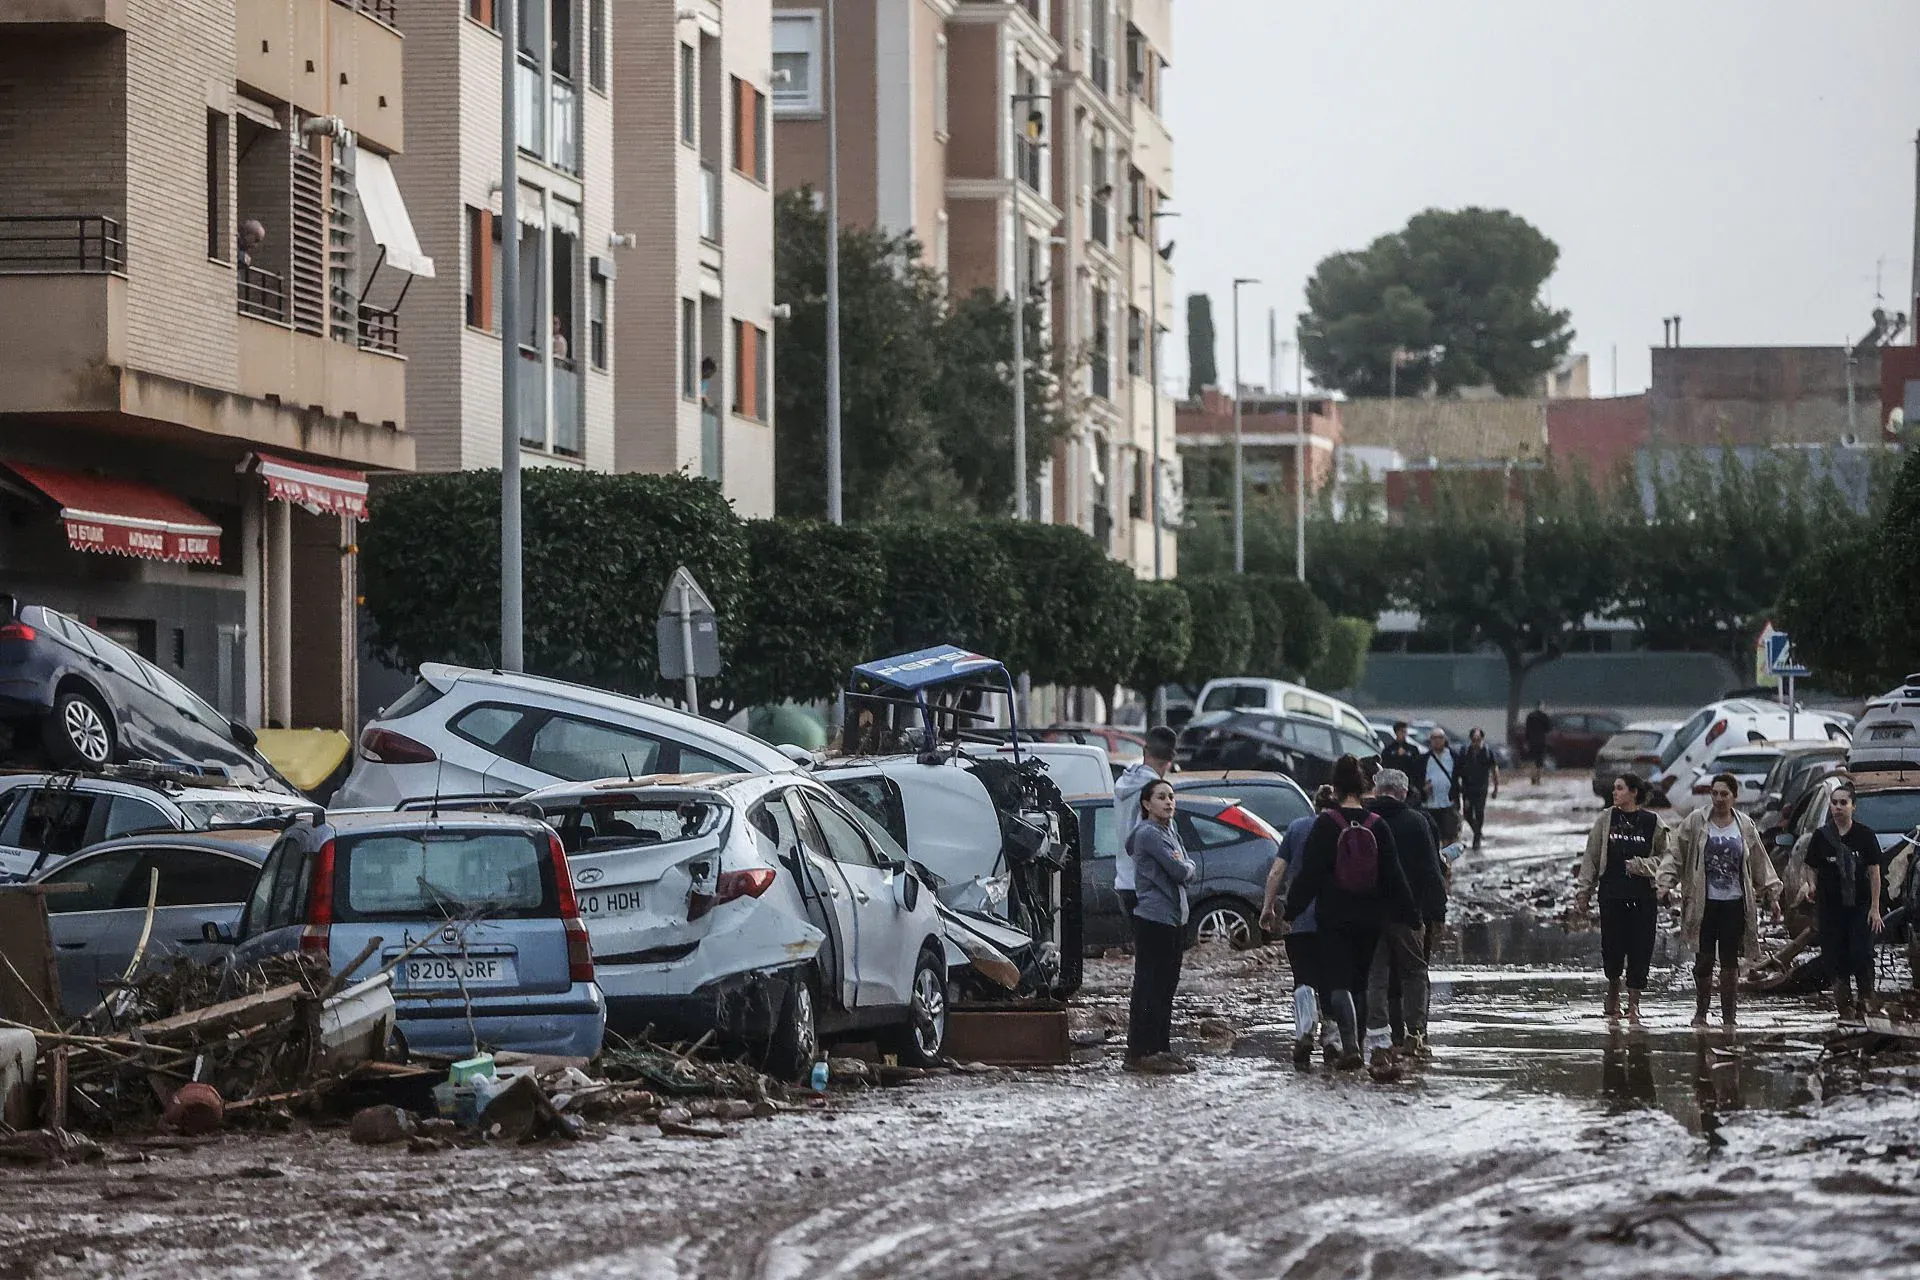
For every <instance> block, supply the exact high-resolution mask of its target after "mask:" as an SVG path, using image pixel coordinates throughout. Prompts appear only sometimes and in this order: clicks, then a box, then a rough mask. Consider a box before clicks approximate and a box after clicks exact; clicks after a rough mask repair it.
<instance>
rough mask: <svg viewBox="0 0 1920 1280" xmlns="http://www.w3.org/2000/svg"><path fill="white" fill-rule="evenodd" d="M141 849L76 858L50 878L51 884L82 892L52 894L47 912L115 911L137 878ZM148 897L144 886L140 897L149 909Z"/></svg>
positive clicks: (47, 900)
mask: <svg viewBox="0 0 1920 1280" xmlns="http://www.w3.org/2000/svg"><path fill="white" fill-rule="evenodd" d="M140 858H141V852H140V850H138V849H115V850H114V851H113V852H111V853H98V854H94V855H93V856H92V857H88V858H75V859H74V860H73V861H72V862H69V863H68V864H67V865H66V866H64V867H61V868H60V870H59V871H58V872H57V873H56V874H54V875H52V876H49V877H48V878H47V880H48V882H49V883H51V884H77V885H79V886H80V890H79V891H78V892H73V893H50V894H48V895H47V897H46V903H47V911H48V913H49V914H52V915H59V914H62V913H64V912H68V911H111V910H113V908H114V906H115V905H116V904H117V903H118V902H119V901H120V891H121V889H123V888H124V887H125V886H126V884H127V881H128V880H129V879H130V878H131V877H132V875H133V867H134V864H135V863H136V862H138V861H140ZM146 904H147V896H146V893H145V891H144V886H143V888H142V892H141V895H140V905H141V906H143V907H144V906H146Z"/></svg>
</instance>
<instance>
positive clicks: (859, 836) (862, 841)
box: [794, 792, 878, 867]
mask: <svg viewBox="0 0 1920 1280" xmlns="http://www.w3.org/2000/svg"><path fill="white" fill-rule="evenodd" d="M794 794H796V795H797V794H799V793H797V792H796V793H794ZM806 805H807V809H808V810H809V811H810V812H811V813H812V814H813V820H814V823H815V824H816V825H817V826H818V827H819V828H820V836H821V838H822V839H824V840H825V841H826V842H827V856H828V857H830V858H832V859H833V860H834V861H835V862H840V863H845V864H846V865H847V866H851V867H871V866H877V865H878V860H877V859H875V858H874V856H873V847H872V846H871V845H869V844H868V843H867V838H866V836H865V834H863V833H862V832H861V830H860V828H859V826H858V825H857V824H855V822H854V821H853V819H851V818H849V817H847V815H845V814H844V813H841V812H840V811H839V810H838V809H836V808H834V807H833V805H831V804H829V803H828V802H827V801H825V800H823V799H821V798H820V797H819V796H807V797H806Z"/></svg>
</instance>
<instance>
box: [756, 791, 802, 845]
mask: <svg viewBox="0 0 1920 1280" xmlns="http://www.w3.org/2000/svg"><path fill="white" fill-rule="evenodd" d="M747 823H748V825H750V826H751V827H752V828H753V829H754V832H755V833H756V834H757V835H759V837H760V838H761V839H762V840H765V841H767V842H768V843H769V844H771V845H772V846H773V848H772V850H771V852H772V854H773V856H774V857H776V858H784V857H786V856H787V855H788V854H789V853H793V852H795V851H797V850H798V848H799V846H800V832H799V829H798V828H797V827H796V826H795V825H794V822H793V814H792V813H790V812H788V810H787V806H786V805H785V804H784V803H783V802H782V801H781V799H780V797H779V796H774V797H772V798H771V799H768V800H764V801H762V802H761V803H759V804H757V805H755V806H753V808H752V809H751V810H750V811H749V812H748V814H747Z"/></svg>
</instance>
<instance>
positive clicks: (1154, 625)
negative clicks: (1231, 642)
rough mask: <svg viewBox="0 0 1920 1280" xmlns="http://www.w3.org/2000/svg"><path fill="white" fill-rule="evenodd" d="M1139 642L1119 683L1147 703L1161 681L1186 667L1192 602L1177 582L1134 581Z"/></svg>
mask: <svg viewBox="0 0 1920 1280" xmlns="http://www.w3.org/2000/svg"><path fill="white" fill-rule="evenodd" d="M1134 592H1135V594H1136V595H1137V596H1138V598H1139V602H1140V630H1139V644H1138V646H1137V647H1136V649H1135V652H1134V655H1133V670H1132V672H1131V673H1130V674H1129V675H1128V676H1127V678H1126V680H1125V681H1123V682H1122V683H1124V684H1126V685H1128V686H1130V687H1131V688H1133V689H1136V690H1138V691H1139V692H1140V693H1141V694H1143V695H1145V697H1146V698H1147V700H1148V702H1149V704H1151V703H1152V701H1153V694H1154V691H1155V690H1156V689H1158V688H1159V687H1160V686H1161V685H1163V684H1171V683H1173V681H1175V680H1177V679H1179V678H1180V675H1181V673H1182V672H1183V671H1184V670H1185V669H1186V663H1187V655H1188V654H1189V653H1191V652H1192V651H1193V606H1192V605H1190V604H1189V603H1188V602H1187V593H1186V592H1185V591H1183V590H1182V589H1181V588H1180V584H1179V583H1177V582H1138V583H1136V584H1135V586H1134Z"/></svg>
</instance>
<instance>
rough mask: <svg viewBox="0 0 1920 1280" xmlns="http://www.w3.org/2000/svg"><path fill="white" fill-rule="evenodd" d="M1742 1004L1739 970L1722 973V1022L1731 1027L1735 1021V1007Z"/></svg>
mask: <svg viewBox="0 0 1920 1280" xmlns="http://www.w3.org/2000/svg"><path fill="white" fill-rule="evenodd" d="M1739 1002H1740V974H1739V971H1738V970H1734V971H1732V972H1726V971H1722V972H1721V974H1720V1022H1721V1025H1723V1026H1728V1027H1731V1026H1733V1025H1734V1021H1735V1017H1734V1015H1735V1012H1736V1009H1735V1006H1736V1005H1738V1004H1739Z"/></svg>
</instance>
